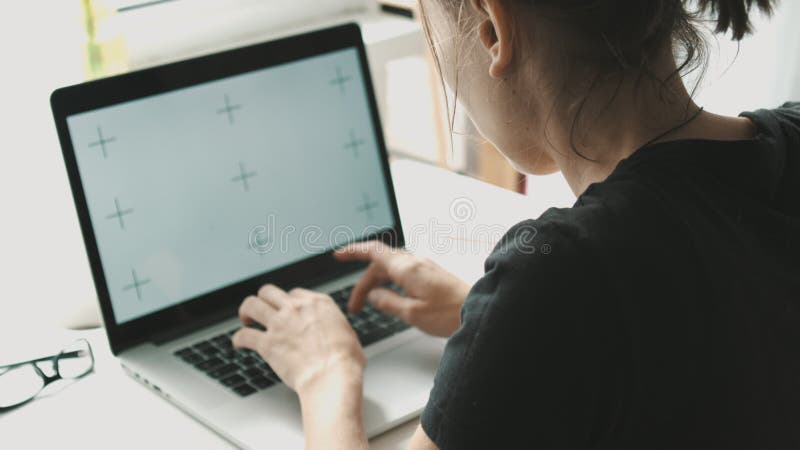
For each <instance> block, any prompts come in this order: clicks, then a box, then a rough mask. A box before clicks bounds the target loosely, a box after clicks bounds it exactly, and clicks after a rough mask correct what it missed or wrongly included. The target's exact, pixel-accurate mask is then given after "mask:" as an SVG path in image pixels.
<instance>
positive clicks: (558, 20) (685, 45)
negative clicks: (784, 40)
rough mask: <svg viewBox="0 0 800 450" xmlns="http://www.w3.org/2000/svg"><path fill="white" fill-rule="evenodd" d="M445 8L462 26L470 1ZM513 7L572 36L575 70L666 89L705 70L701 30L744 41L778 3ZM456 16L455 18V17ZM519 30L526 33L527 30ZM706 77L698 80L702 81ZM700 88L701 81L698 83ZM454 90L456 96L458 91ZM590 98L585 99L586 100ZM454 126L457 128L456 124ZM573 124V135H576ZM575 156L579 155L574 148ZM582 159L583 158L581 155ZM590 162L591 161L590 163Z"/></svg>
mask: <svg viewBox="0 0 800 450" xmlns="http://www.w3.org/2000/svg"><path fill="white" fill-rule="evenodd" d="M430 1H437V2H442V3H443V5H442V6H443V7H444V8H445V10H451V11H454V12H456V11H457V15H458V16H459V17H458V19H456V21H457V22H460V21H461V19H460V16H461V11H462V8H464V7H465V5H464V4H465V3H466V2H468V1H469V0H430ZM506 1H507V2H508V4H509V5H510V6H512V7H517V8H527V10H528V11H530V12H531V14H530V15H515V17H517V20H523V19H520V18H522V17H537V18H542V19H544V20H549V21H550V22H551V23H552V24H553V25H554V26H553V27H551V28H564V29H567V30H570V31H571V32H572V33H573V34H577V36H575V38H576V39H575V42H578V44H577V46H578V48H573V49H570V51H569V55H565V56H566V57H568V58H571V59H573V60H574V61H572V62H574V63H575V64H573V65H584V66H585V65H587V64H588V65H591V66H592V67H593V68H595V69H596V70H597V71H598V74H597V75H598V77H599V76H601V75H602V76H606V77H607V76H609V75H611V76H613V75H614V74H615V73H618V74H620V76H622V75H623V74H625V73H631V72H633V73H636V74H638V76H639V77H640V79H649V80H650V81H652V82H655V83H657V84H659V85H661V86H662V87H664V88H666V87H667V82H668V81H669V79H670V78H672V77H675V76H678V75H685V74H687V73H690V72H692V71H695V70H697V69H699V70H700V71H701V73H702V71H704V70H705V66H706V64H707V61H706V55H707V51H706V45H705V41H704V39H703V37H702V34H701V32H700V24H701V23H704V22H708V20H711V21H712V23H715V25H714V26H713V28H714V29H715V31H716V32H717V33H728V32H730V34H731V37H732V38H733V39H734V40H736V41H739V40H741V39H742V38H743V37H744V36H745V35H747V34H748V33H750V32H752V25H751V22H750V12H751V10H752V9H753V6H756V7H757V8H758V9H759V10H761V12H762V13H764V14H767V15H769V14H771V13H772V10H773V6H774V4H775V3H776V2H777V0H506ZM422 12H423V14H422V16H423V17H422V20H423V25H424V27H425V30H426V35H427V37H428V42H429V44H430V45H431V48H432V49H433V48H434V47H433V44H434V40H433V38H432V34H431V29H430V25H429V24H428V22H427V18H426V17H425V13H424V10H423V11H422ZM454 15H456V13H454ZM517 27H518V28H520V29H525V25H524V24H520V23H517ZM665 46H669V48H671V49H672V51H673V53H674V54H675V57H676V64H677V70H676V71H675V72H674V73H672V74H670V75H669V76H668V77H667V78H666V79H663V78H659V77H658V76H656V75H655V70H654V66H653V65H654V64H655V63H656V62H657V61H656V60H657V58H659V57H660V56H661V54H662V51H663V50H664V48H665ZM434 61H435V63H436V65H437V67H438V68H439V70H440V72H441V63H440V61H439V58H438V57H437V56H436V54H435V50H434ZM700 78H702V76H699V77H698V80H699V79H700ZM698 83H699V81H698ZM454 90H455V91H456V92H457V90H458V87H457V86H455V87H454ZM589 95H591V92H590V93H589V94H587V95H586V98H588V97H589ZM586 98H584V99H583V101H582V102H579V103H580V107H579V109H578V111H579V112H578V115H577V117H576V118H575V124H577V123H578V120H579V118H580V112H581V111H582V107H583V103H585V102H586ZM451 123H452V122H451ZM575 124H573V133H574V131H575ZM572 147H573V150H575V151H576V152H577V150H576V148H575V146H574V145H573V146H572ZM578 154H579V155H580V156H582V157H583V155H581V154H580V153H579V152H578ZM587 159H588V158H587Z"/></svg>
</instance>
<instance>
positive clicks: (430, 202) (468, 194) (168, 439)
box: [0, 161, 543, 449]
mask: <svg viewBox="0 0 800 450" xmlns="http://www.w3.org/2000/svg"><path fill="white" fill-rule="evenodd" d="M392 173H393V176H394V181H395V186H396V190H397V197H398V204H399V208H400V215H401V220H402V221H403V229H404V231H405V234H406V239H407V241H408V247H409V249H410V250H411V251H413V252H414V253H416V254H418V255H420V256H425V257H429V258H431V259H433V260H434V261H437V262H438V263H440V264H442V265H443V266H444V267H446V268H448V269H449V270H451V271H452V272H454V273H456V274H457V275H459V276H460V277H462V278H463V279H465V280H468V281H470V282H474V281H475V280H476V279H477V278H478V277H480V275H481V274H482V272H483V260H484V259H485V258H486V256H487V255H488V254H489V252H490V251H491V249H492V247H493V246H494V243H495V242H496V241H497V239H499V238H500V237H501V236H502V234H503V232H504V231H505V230H506V229H508V227H509V226H511V225H513V224H514V223H516V222H518V221H520V220H523V219H525V218H530V217H537V216H538V215H539V214H541V212H542V209H543V208H542V206H540V205H536V204H534V203H533V202H532V201H531V200H530V199H529V198H527V197H525V196H521V195H518V194H515V193H512V192H509V191H505V190H502V189H499V188H496V187H494V186H490V185H487V184H484V183H481V182H479V181H476V180H473V179H470V178H467V177H463V176H460V175H456V174H453V173H450V172H447V171H444V170H442V169H438V168H435V167H431V166H427V165H423V164H420V163H415V162H410V161H395V162H394V163H393V164H392ZM487 230H488V231H487ZM12 336H13V340H11V337H12ZM27 336H29V337H30V338H29V339H31V340H33V341H37V342H42V343H43V344H44V345H51V346H53V347H56V348H57V347H59V346H60V345H61V344H63V343H66V342H69V341H70V340H71V339H72V338H74V337H78V336H80V337H85V338H87V339H89V341H90V342H91V343H92V346H93V348H94V351H95V354H96V358H97V363H96V371H95V373H93V374H92V375H90V376H88V377H86V378H84V379H82V380H79V381H77V382H74V383H71V384H68V383H56V385H54V386H52V387H53V390H48V391H46V392H44V393H43V394H42V395H41V396H40V397H39V398H37V399H36V400H35V401H34V402H32V403H30V404H28V405H26V406H24V407H22V408H20V409H18V410H15V411H11V412H9V413H6V414H0V436H2V445H3V447H4V448H5V447H6V446H7V445H9V444H10V446H9V448H72V447H82V448H110V447H112V446H113V448H131V449H133V448H136V449H141V448H165V447H168V446H172V447H181V448H195V449H207V448H219V449H225V448H230V444H228V443H227V441H224V440H223V439H222V438H220V437H218V436H217V435H216V434H214V433H213V432H211V431H209V430H208V429H206V428H205V427H203V426H202V425H200V424H199V423H197V422H195V421H194V420H193V419H192V418H191V417H190V416H187V415H186V414H184V413H183V412H181V411H180V410H178V409H177V408H175V407H173V406H172V405H170V404H169V403H167V402H165V401H164V400H163V399H161V398H160V397H158V396H156V395H155V394H153V393H151V392H150V391H149V390H147V389H146V388H144V387H142V386H140V385H139V384H138V383H136V382H134V381H133V380H131V379H130V378H128V377H127V376H126V375H125V374H124V373H123V371H122V369H121V367H120V365H119V363H118V362H117V361H116V360H115V359H114V357H113V355H111V352H110V350H109V348H108V344H107V343H106V339H105V334H104V332H103V330H101V329H95V330H92V331H83V332H76V331H66V330H60V329H56V328H45V329H35V328H34V329H30V328H27V327H26V328H25V329H19V330H4V331H1V332H0V339H2V341H1V342H4V343H11V342H25V339H28V338H26V337H27ZM4 347H5V345H4ZM417 423H418V421H417V420H416V419H414V420H412V421H409V422H407V423H405V424H403V425H400V426H398V427H396V428H394V429H392V430H389V431H387V432H386V433H384V434H382V435H380V436H377V437H376V438H374V439H373V440H372V442H371V446H372V448H375V449H402V448H405V447H406V445H407V442H408V440H409V438H410V437H411V434H412V433H413V431H414V429H415V428H416V426H417ZM265 444H266V443H265Z"/></svg>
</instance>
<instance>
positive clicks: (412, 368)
mask: <svg viewBox="0 0 800 450" xmlns="http://www.w3.org/2000/svg"><path fill="white" fill-rule="evenodd" d="M51 104H52V108H53V113H54V117H55V122H56V128H57V131H58V134H59V139H60V141H61V146H62V150H63V154H64V159H65V163H66V168H67V172H68V175H69V179H70V184H71V188H72V191H73V197H74V200H75V204H76V208H77V212H78V216H79V219H80V223H81V228H82V232H83V235H84V241H85V244H86V250H87V253H88V256H89V261H90V264H91V267H92V273H93V277H94V281H95V286H96V290H97V294H98V297H99V300H100V306H101V310H102V313H103V318H104V323H105V325H106V331H107V334H108V338H109V343H110V344H111V348H112V351H113V352H114V354H115V355H116V356H117V357H118V358H119V359H120V361H121V363H122V365H123V367H124V368H125V370H126V371H127V372H128V373H129V374H130V375H131V376H132V377H133V378H134V379H136V380H138V381H139V382H141V383H142V384H144V385H145V386H147V387H149V388H150V389H151V390H153V391H154V392H156V393H158V394H159V395H160V396H162V397H164V398H165V399H166V400H168V401H170V402H171V403H173V404H174V405H176V406H177V407H179V408H181V409H182V410H184V411H185V412H187V413H188V414H190V415H191V416H193V417H194V418H196V419H197V420H198V421H200V422H201V423H203V424H205V425H206V426H208V427H209V428H211V429H213V430H214V431H215V432H217V433H219V434H220V435H222V436H223V437H225V438H226V439H228V440H229V441H230V442H231V443H233V444H234V445H237V446H240V447H246V448H286V449H289V448H302V447H303V433H302V424H301V416H300V410H299V403H298V400H297V397H296V395H295V394H294V393H293V392H292V391H291V390H290V389H288V388H287V387H286V386H284V385H283V384H280V383H278V384H274V385H272V386H270V387H267V388H264V389H261V390H258V391H257V392H255V393H252V394H250V395H246V396H241V395H239V394H237V393H236V392H234V391H233V390H231V389H230V387H226V386H223V385H222V384H221V383H220V382H219V381H218V380H217V379H214V378H211V377H210V376H208V374H207V373H205V372H203V371H201V370H198V369H197V368H195V367H194V366H192V365H191V364H188V363H187V362H186V361H184V360H182V359H180V358H178V357H177V356H176V355H175V352H176V351H179V350H180V349H184V348H186V347H188V346H191V345H194V344H196V343H198V342H201V341H204V340H207V339H209V338H212V337H214V336H218V335H220V334H222V333H225V332H229V331H230V330H233V329H235V328H237V327H239V326H240V324H239V322H238V319H237V317H236V309H237V306H238V304H239V303H240V302H241V300H242V299H243V298H244V296H246V295H248V294H250V293H253V292H255V291H256V290H257V289H258V287H259V286H261V285H262V284H264V283H267V282H271V283H275V284H277V285H279V286H282V287H285V288H287V289H288V288H291V287H295V286H302V287H306V288H312V289H316V290H319V291H322V292H327V293H331V292H335V291H338V290H340V289H343V288H346V287H348V286H352V285H353V284H354V283H355V282H356V281H357V280H358V278H359V276H360V275H361V274H362V273H363V270H364V266H363V264H362V265H359V264H348V265H343V264H341V263H337V262H335V261H334V260H333V258H332V256H331V254H330V252H331V251H332V249H333V248H335V247H338V246H340V245H342V244H346V243H348V242H353V241H358V240H367V239H379V240H383V241H384V242H386V243H388V244H390V245H394V246H402V245H403V233H402V228H401V224H400V221H399V215H398V212H397V204H396V200H395V196H394V191H393V186H392V183H391V175H390V173H389V168H388V157H387V154H386V149H385V143H384V142H383V136H382V133H381V128H380V121H379V118H378V114H377V108H376V104H375V98H374V92H373V90H372V84H371V80H370V74H369V69H368V66H367V61H366V55H365V52H364V47H363V43H362V41H361V36H360V31H359V30H358V27H357V26H356V25H353V24H348V25H343V26H339V27H335V28H330V29H326V30H321V31H316V32H312V33H308V34H304V35H300V36H294V37H290V38H285V39H281V40H278V41H272V42H268V43H264V44H258V45H255V46H251V47H246V48H241V49H236V50H231V51H226V52H223V53H219V54H215V55H210V56H205V57H201V58H196V59H192V60H188V61H183V62H179V63H174V64H169V65H165V66H160V67H156V68H152V69H147V70H143V71H139V72H134V73H130V74H125V75H121V76H117V77H112V78H107V79H102V80H97V81H93V82H90V83H85V84H81V85H77V86H72V87H67V88H62V89H59V90H57V91H56V92H54V93H53V96H52V98H51ZM304 233H305V234H304ZM309 236H311V237H312V238H313V237H314V236H316V238H313V239H312V238H309ZM319 236H323V238H322V239H320V238H319ZM312 241H313V242H312ZM443 346H444V341H443V340H441V339H435V338H432V337H429V336H426V335H423V334H422V333H420V332H419V331H417V330H414V329H406V330H404V331H399V332H397V333H395V334H393V335H391V336H389V337H386V338H384V339H382V340H378V341H377V342H374V343H372V344H369V345H367V346H366V347H365V353H366V355H367V358H368V363H367V369H366V374H365V386H364V424H365V427H366V431H367V434H368V435H369V436H370V437H372V436H375V435H376V434H379V433H381V432H383V431H385V430H387V429H389V428H391V427H392V426H394V425H396V424H399V423H401V422H403V421H406V420H407V419H409V418H412V417H414V416H415V415H417V414H418V413H419V412H420V410H421V408H422V407H423V406H424V404H425V403H426V401H427V398H428V394H429V392H430V388H431V386H432V383H433V377H434V374H435V371H436V368H437V366H438V362H439V358H440V356H441V352H442V349H443Z"/></svg>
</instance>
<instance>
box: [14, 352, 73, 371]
mask: <svg viewBox="0 0 800 450" xmlns="http://www.w3.org/2000/svg"><path fill="white" fill-rule="evenodd" d="M88 354H89V352H87V351H85V350H75V351H72V352H65V353H58V354H55V355H52V356H45V357H43V358H37V359H32V360H30V361H23V362H18V363H14V364H9V365H6V366H0V369H14V368H17V367H19V366H24V365H26V364H35V363H39V362H45V361H52V360H53V358H56V357H59V358H80V357H82V356H86V355H88Z"/></svg>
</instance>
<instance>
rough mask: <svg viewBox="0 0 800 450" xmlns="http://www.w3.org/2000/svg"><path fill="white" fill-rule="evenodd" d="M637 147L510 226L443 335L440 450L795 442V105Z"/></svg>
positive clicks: (798, 270)
mask: <svg viewBox="0 0 800 450" xmlns="http://www.w3.org/2000/svg"><path fill="white" fill-rule="evenodd" d="M743 115H744V116H746V117H748V118H750V119H751V120H752V121H753V122H754V123H755V124H756V126H757V129H758V135H757V137H756V138H755V139H753V140H748V141H736V142H721V141H707V140H690V141H676V142H668V143H662V144H657V145H653V146H650V147H647V148H643V149H641V150H639V151H637V152H636V153H634V154H633V155H632V156H631V157H629V158H627V159H625V160H623V161H622V162H620V163H619V165H618V166H617V167H616V169H615V170H614V172H613V173H612V174H611V175H610V176H609V177H608V178H607V179H606V180H605V181H603V182H601V183H595V184H593V185H591V186H590V187H589V188H588V189H587V190H586V192H585V193H584V194H583V195H581V196H580V197H579V198H578V200H577V202H576V203H575V205H574V206H573V207H572V208H566V209H550V210H548V211H547V212H545V213H544V214H543V215H542V216H541V217H540V218H539V219H536V220H529V221H525V222H522V223H520V224H518V225H516V226H515V227H513V228H512V229H511V230H510V231H509V232H508V234H507V235H506V236H505V237H504V238H503V240H502V241H501V242H500V244H499V245H498V246H497V248H496V249H495V250H494V252H493V254H492V255H491V256H490V257H489V259H488V260H487V261H486V273H485V275H484V277H483V278H482V279H481V280H480V281H479V282H478V283H477V284H476V285H475V286H474V287H473V288H472V291H471V292H470V294H469V296H468V298H467V301H466V303H465V304H464V307H463V309H462V312H461V315H462V316H461V317H462V326H461V328H460V329H459V330H458V332H457V333H456V334H455V335H454V336H452V337H451V338H450V340H449V341H448V343H447V346H446V349H445V352H444V356H443V358H442V361H441V366H440V368H439V371H438V373H437V375H436V380H435V385H434V388H433V390H432V392H431V396H430V400H429V402H428V405H427V406H426V408H425V410H424V412H423V415H422V426H423V428H424V429H425V432H426V433H427V434H428V436H429V437H430V438H431V439H432V440H433V441H434V442H435V443H436V444H437V445H438V446H439V447H440V448H441V449H442V450H448V449H494V448H509V449H511V448H514V449H516V448H525V449H528V448H529V449H540V450H552V449H566V450H576V449H615V450H618V449H646V450H656V449H680V450H694V449H702V450H712V449H720V450H732V449H754V450H755V449H757V450H769V449H780V450H786V449H800V104H786V105H784V107H783V108H780V109H776V110H760V111H757V112H754V113H744V114H743Z"/></svg>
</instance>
